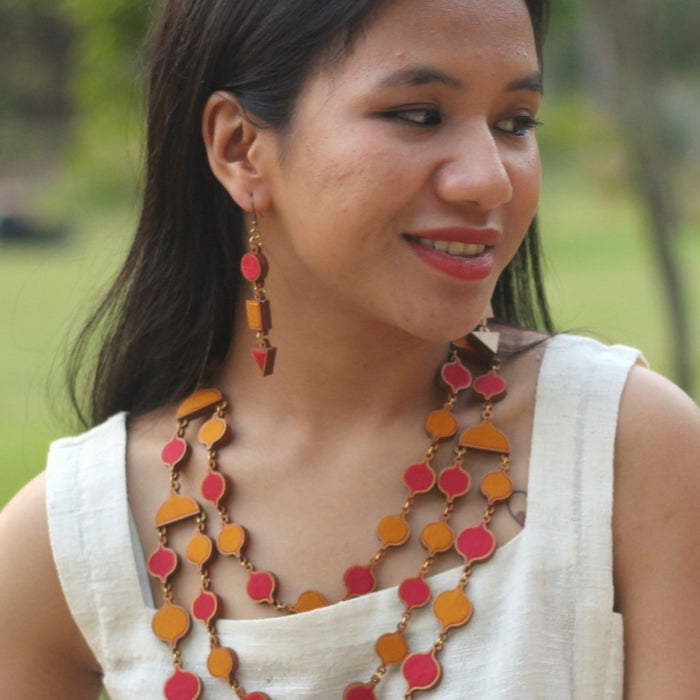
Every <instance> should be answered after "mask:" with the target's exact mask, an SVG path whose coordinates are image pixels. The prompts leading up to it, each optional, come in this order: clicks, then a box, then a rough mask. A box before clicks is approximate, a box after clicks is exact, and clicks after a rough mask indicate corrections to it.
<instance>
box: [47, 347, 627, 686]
mask: <svg viewBox="0 0 700 700" xmlns="http://www.w3.org/2000/svg"><path fill="white" fill-rule="evenodd" d="M637 361H639V354H638V353H637V352H636V351H635V350H632V349H630V348H625V347H621V346H616V347H612V348H608V347H605V346H603V345H600V344H598V343H596V342H594V341H591V340H588V339H584V338H579V337H574V336H558V337H556V338H554V339H552V340H551V341H550V342H549V343H548V344H547V348H546V352H545V355H544V359H543V362H542V367H541V371H540V377H539V381H538V389H537V404H536V414H535V425H534V432H533V443H532V452H531V463H530V478H529V485H528V513H527V525H526V527H525V529H524V531H523V532H522V533H521V534H520V535H518V536H517V537H516V538H515V539H513V540H511V541H510V542H509V543H507V544H506V545H505V546H503V547H502V548H500V549H499V550H498V551H497V553H496V555H495V557H494V558H493V560H492V561H490V562H488V563H487V564H484V565H482V566H479V567H477V568H476V569H475V572H474V574H473V577H472V580H471V582H470V584H469V595H470V597H471V599H472V600H473V601H474V605H475V612H474V616H473V618H472V620H471V621H470V623H469V624H468V625H467V626H466V627H465V628H463V629H460V630H455V631H453V632H452V634H451V635H450V642H449V644H448V645H447V647H446V650H445V652H444V653H443V654H442V655H441V657H440V658H441V661H442V662H443V667H444V669H445V675H444V678H443V680H442V682H441V683H440V685H439V687H438V688H437V689H436V690H435V691H433V692H432V693H421V694H419V696H420V697H426V698H428V697H433V698H441V699H447V700H457V699H464V698H474V699H478V700H496V699H499V700H500V699H502V700H506V699H507V700H513V698H518V699H519V700H531V699H535V698H552V699H556V700H563V699H565V698H578V699H581V700H601V699H613V698H621V697H622V620H621V618H620V616H619V615H617V614H614V613H613V612H612V605H613V587H612V570H611V562H612V542H611V512H612V478H613V447H614V437H615V425H616V419H617V411H618V404H619V398H620V394H621V392H622V388H623V386H624V382H625V379H626V377H627V374H628V371H629V369H630V367H631V366H632V365H633V364H634V363H635V362H637ZM125 442H126V435H125V420H124V416H123V415H117V416H115V417H113V418H112V419H110V420H109V421H107V422H106V423H104V424H103V425H101V426H99V427H97V428H95V429H93V430H91V431H90V432H88V433H85V434H83V435H81V436H78V437H75V438H66V439H63V440H59V441H58V442H56V443H55V444H54V445H53V446H52V448H51V452H50V456H49V464H48V482H47V484H48V486H47V490H48V496H47V500H48V515H49V527H50V533H51V543H52V547H53V552H54V557H55V561H56V564H57V568H58V572H59V576H60V579H61V583H62V586H63V589H64V591H65V596H66V599H67V601H68V604H69V606H70V608H71V610H72V612H73V615H74V617H75V619H76V621H77V623H78V625H79V627H80V629H81V630H82V632H83V634H84V636H85V638H86V640H87V641H88V643H89V644H90V646H91V647H92V649H93V650H94V652H95V655H96V656H97V658H98V660H99V661H100V663H101V664H102V667H103V669H104V674H105V678H104V683H105V687H106V689H107V691H108V693H109V694H110V697H111V698H112V699H113V700H134V699H135V698H148V699H150V698H153V699H154V700H155V699H156V698H158V697H162V695H161V693H162V686H163V682H164V679H165V678H167V676H168V675H169V674H170V672H171V669H172V667H171V665H170V654H169V651H168V649H167V645H165V644H164V643H162V642H159V641H158V640H156V639H155V638H154V637H153V635H152V633H151V628H150V623H151V617H152V614H153V612H154V611H153V609H152V607H151V604H150V603H148V602H144V600H146V601H147V600H148V597H147V596H149V594H148V593H146V592H145V591H144V589H143V584H142V582H141V583H140V575H141V577H142V578H143V572H144V567H145V565H144V561H143V554H142V553H141V552H140V551H139V548H138V547H134V546H133V538H132V535H131V533H130V513H129V506H128V503H127V496H126V483H125V473H124V452H125ZM455 578H456V575H455V572H454V571H453V572H444V573H442V574H439V575H437V576H434V577H432V579H431V580H432V582H433V584H434V588H435V589H436V590H440V589H444V588H450V587H454V583H455ZM400 608H401V606H400V604H399V602H398V597H397V595H396V589H389V590H383V591H379V592H376V593H373V594H370V595H368V596H365V597H362V598H357V599H354V600H349V601H346V602H343V603H339V604H337V605H333V606H331V607H328V608H325V609H322V610H316V611H313V612H310V613H306V614H303V615H297V616H292V617H283V618H277V619H266V620H254V621H232V620H223V621H220V622H219V623H218V630H219V633H220V637H221V639H222V642H223V643H224V644H226V645H229V646H231V647H233V648H235V649H236V651H237V652H238V653H239V656H240V659H241V673H240V676H239V677H240V680H241V682H242V683H243V685H244V686H245V687H247V688H249V689H250V690H249V692H251V691H252V690H253V689H255V690H261V691H264V692H267V693H269V695H270V696H271V697H272V698H273V699H274V700H289V699H296V698H309V699H311V698H313V699H316V700H327V699H334V698H340V697H341V696H342V689H343V687H344V686H345V684H346V683H347V682H349V681H351V680H358V679H366V678H368V677H369V676H370V675H371V673H372V671H373V667H374V666H375V663H376V659H375V657H374V655H373V653H372V651H371V649H372V648H373V645H374V641H375V640H376V638H377V637H378V636H379V635H380V634H382V633H384V632H389V631H392V630H393V629H394V628H395V625H396V622H397V620H398V618H399V617H400ZM409 629H410V634H409V641H410V643H411V646H412V648H414V649H421V650H425V649H427V648H428V647H429V646H430V645H431V644H432V641H433V640H434V638H435V636H436V631H437V630H436V623H435V621H434V619H433V618H432V616H431V614H430V612H429V610H424V611H420V613H418V614H416V615H415V617H414V620H413V621H412V623H411V625H410V627H409ZM207 646H208V645H207V640H206V636H205V634H204V632H203V630H202V629H201V625H195V626H194V628H193V632H192V633H191V634H190V637H189V638H188V639H187V640H186V642H185V643H184V644H183V648H184V657H185V659H186V666H187V667H188V668H189V669H191V670H194V671H196V672H198V673H200V674H201V675H202V677H203V678H205V691H204V694H203V697H204V698H231V697H233V694H232V693H231V691H230V690H228V689H227V688H226V687H225V686H224V685H223V684H222V683H221V682H220V681H216V680H211V679H209V680H207V679H206V677H207V673H206V671H205V662H206V649H207ZM404 687H405V686H404V683H403V681H402V679H401V677H400V673H399V671H398V669H392V670H391V671H390V673H389V674H388V676H387V677H386V678H385V680H384V681H383V682H382V684H381V685H380V687H379V691H378V696H379V697H381V698H391V699H392V700H393V699H394V698H401V697H403V692H404Z"/></svg>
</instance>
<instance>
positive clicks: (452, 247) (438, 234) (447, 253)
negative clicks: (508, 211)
mask: <svg viewBox="0 0 700 700" xmlns="http://www.w3.org/2000/svg"><path fill="white" fill-rule="evenodd" d="M404 239H405V240H406V242H407V243H408V244H409V246H410V247H411V249H412V250H413V251H414V253H416V255H417V256H418V257H419V258H420V259H421V260H423V262H425V263H426V264H427V265H428V266H429V267H431V268H432V269H434V270H437V271H438V272H441V273H442V274H445V275H448V276H450V277H453V278H456V279H459V280H463V281H479V280H483V279H485V278H486V277H488V276H489V275H490V274H491V273H492V272H493V269H494V256H493V252H492V249H493V247H494V246H495V245H496V244H497V243H498V242H499V240H500V239H501V233H500V231H498V230H497V229H493V228H478V229H477V228H474V229H471V228H447V229H431V230H429V231H420V232H416V233H412V234H407V235H405V236H404Z"/></svg>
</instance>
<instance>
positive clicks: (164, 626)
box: [147, 324, 513, 700]
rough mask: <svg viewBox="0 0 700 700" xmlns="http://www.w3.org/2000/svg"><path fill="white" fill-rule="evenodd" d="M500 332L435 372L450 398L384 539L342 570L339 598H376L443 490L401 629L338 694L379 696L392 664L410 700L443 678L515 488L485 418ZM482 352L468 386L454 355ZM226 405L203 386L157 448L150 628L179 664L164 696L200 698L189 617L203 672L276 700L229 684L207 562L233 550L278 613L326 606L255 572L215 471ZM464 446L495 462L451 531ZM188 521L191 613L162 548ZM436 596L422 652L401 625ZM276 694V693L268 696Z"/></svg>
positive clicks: (431, 422) (234, 660)
mask: <svg viewBox="0 0 700 700" xmlns="http://www.w3.org/2000/svg"><path fill="white" fill-rule="evenodd" d="M497 340H498V334H497V333H493V332H491V331H489V330H488V329H487V328H486V326H485V324H482V326H481V327H480V328H479V329H478V330H477V331H475V332H473V333H471V334H470V335H469V336H467V337H466V338H465V339H463V340H461V341H459V342H458V343H455V344H454V345H453V348H452V349H451V351H450V356H449V358H448V359H447V361H446V362H445V364H444V365H443V366H442V368H441V370H440V373H439V376H440V381H441V384H442V385H443V386H444V387H445V389H446V392H447V395H446V398H445V401H444V403H443V404H442V406H440V407H439V408H437V409H436V410H433V411H431V412H430V413H429V414H428V416H427V417H426V420H425V430H426V432H427V434H428V437H429V444H428V447H427V449H426V451H425V454H424V455H423V457H422V459H420V460H419V461H418V462H415V463H413V464H410V465H409V466H408V467H406V469H405V470H404V472H403V484H404V486H405V488H406V489H407V492H406V496H405V500H404V502H403V505H402V506H401V508H400V510H399V511H398V512H397V513H395V514H391V515H387V516H386V517H384V518H382V519H381V520H380V522H379V524H378V526H377V535H378V538H379V541H380V545H379V547H378V549H377V550H376V552H375V553H374V555H373V556H371V558H370V559H369V561H368V562H367V563H360V564H354V565H352V566H350V567H349V568H348V569H347V570H346V571H345V573H344V574H343V583H344V587H345V596H344V598H343V600H345V599H349V598H353V597H357V596H362V595H366V594H369V593H371V592H372V591H374V590H376V588H377V577H376V571H377V569H378V567H379V566H380V565H382V564H383V562H385V560H386V559H387V555H388V554H389V552H390V550H391V549H392V548H397V547H401V546H403V545H405V544H406V543H407V542H408V540H409V536H410V532H411V529H410V515H411V512H412V509H413V505H414V502H415V501H416V499H417V498H418V497H420V496H421V495H423V494H428V493H430V492H435V491H437V492H439V494H441V496H442V506H441V510H440V511H439V512H437V513H436V514H435V519H434V521H433V522H430V523H429V524H428V525H426V526H425V527H424V528H423V530H422V531H421V534H420V543H421V546H422V547H423V549H424V550H425V558H424V561H423V563H422V565H421V566H420V568H419V569H418V571H417V572H416V574H415V576H413V577H411V578H407V579H405V580H404V581H403V582H402V583H401V584H400V585H399V587H398V603H399V606H397V610H399V611H400V612H398V614H397V617H398V621H397V624H396V627H395V628H394V629H391V630H387V632H386V633H384V634H382V635H381V636H380V637H379V639H378V640H377V641H376V644H375V646H374V653H375V655H376V658H377V661H376V667H375V669H374V671H373V672H368V678H367V679H366V680H364V681H363V680H358V681H355V682H352V683H350V684H349V685H347V687H346V688H345V690H344V692H343V696H342V697H343V700H376V698H377V695H376V692H377V688H378V687H379V685H380V683H381V681H382V678H384V676H385V675H386V674H387V673H388V672H389V670H390V668H391V667H392V666H400V669H401V673H402V675H403V677H404V679H405V682H406V691H405V693H404V696H403V698H404V700H412V698H414V696H415V694H416V693H417V692H418V691H421V690H429V689H431V688H434V687H436V686H437V684H438V683H439V681H440V678H441V677H442V667H441V665H440V661H439V656H440V653H441V652H442V650H443V648H444V647H445V645H446V643H447V642H448V636H449V633H450V631H451V630H452V629H453V628H456V627H461V626H463V625H465V624H466V623H467V622H468V621H469V619H470V618H471V615H472V609H473V608H472V602H471V600H470V599H469V598H468V597H467V595H466V594H465V588H466V586H467V584H468V583H469V579H470V578H471V575H472V568H473V565H474V564H476V563H478V562H481V561H485V560H486V559H488V558H490V557H491V556H492V554H493V552H494V551H495V549H496V540H495V538H494V535H493V533H492V532H491V530H490V529H489V523H490V521H491V518H492V516H493V514H494V511H495V508H496V505H497V504H498V503H499V502H505V501H507V500H508V498H510V495H511V493H512V491H513V484H512V481H511V479H510V477H509V476H508V469H509V466H510V444H509V441H508V438H507V437H506V435H505V434H504V433H503V432H502V431H500V430H499V429H498V428H497V427H496V426H495V425H494V424H493V420H492V411H493V404H494V403H495V402H496V401H497V400H499V399H500V398H502V397H503V396H504V395H505V390H506V383H505V381H504V380H503V379H502V378H501V377H500V376H499V375H498V370H499V360H498V357H497V355H496V349H497ZM465 352H466V353H469V354H471V355H473V354H475V353H476V354H479V355H480V356H481V357H482V358H484V357H487V358H488V364H489V367H488V370H487V371H486V372H485V373H484V374H482V375H481V376H479V377H477V378H476V379H474V380H473V381H472V375H471V372H470V371H469V369H468V368H467V367H466V366H465V365H464V364H463V363H462V359H461V356H460V355H461V354H463V353H465ZM470 386H473V391H474V392H475V394H478V395H479V396H480V397H481V400H482V407H481V419H480V422H479V423H478V424H477V425H475V426H472V427H469V428H467V429H466V430H463V432H462V433H461V434H460V436H459V438H458V440H457V444H456V445H455V448H454V457H453V459H452V462H451V465H450V466H449V467H446V468H444V469H442V470H440V471H439V473H438V472H436V470H435V469H434V467H433V461H434V459H435V456H436V454H437V452H438V450H439V448H440V446H441V444H443V443H445V442H447V441H448V440H450V439H451V438H453V437H454V436H455V435H457V433H458V432H459V426H458V423H457V420H456V418H455V416H454V408H455V405H456V403H457V399H458V397H459V395H460V394H461V393H462V392H463V391H464V390H465V389H467V388H469V387H470ZM227 411H228V403H227V401H226V400H225V398H224V397H223V395H222V393H221V392H220V391H219V390H218V389H214V388H199V389H197V390H196V391H195V392H194V393H193V394H192V395H191V396H189V397H188V398H187V399H185V401H183V402H182V404H181V405H180V406H179V408H178V410H177V413H176V421H177V425H176V430H175V435H174V436H173V438H172V439H171V440H170V441H169V442H168V443H167V444H166V445H165V447H164V448H163V450H162V453H161V459H162V462H163V464H164V465H165V466H166V467H167V469H168V472H169V475H170V491H169V495H168V497H167V499H166V500H165V501H164V502H163V504H162V505H161V506H160V508H159V509H158V512H157V513H156V518H155V524H156V528H157V533H158V540H159V544H158V547H157V548H156V550H155V551H154V552H153V553H152V554H151V556H150V557H149V559H148V564H147V566H148V571H149V573H150V575H151V576H153V577H155V578H157V579H158V580H159V582H160V586H161V592H162V605H161V607H160V609H159V610H157V611H156V613H155V615H154V617H153V621H152V628H153V632H154V634H155V635H156V636H157V637H158V638H159V639H161V640H163V641H164V642H166V643H167V644H168V645H169V646H170V648H171V650H172V657H173V665H174V671H173V673H172V675H170V677H169V678H168V679H167V680H166V681H165V685H164V690H163V692H164V697H165V698H166V699H167V700H196V699H197V698H199V697H200V696H201V695H202V682H201V679H200V678H199V676H198V675H197V674H195V673H193V672H191V671H188V670H186V667H185V663H184V659H183V654H182V650H181V648H180V642H181V641H182V640H183V638H185V636H186V635H187V634H188V632H189V630H190V627H191V620H192V618H195V619H196V620H197V621H198V624H201V625H203V626H204V628H205V629H206V632H207V635H208V638H209V651H208V656H207V662H206V665H207V669H208V671H209V673H210V674H211V675H212V676H213V677H215V678H218V679H221V681H222V682H223V683H226V684H227V685H228V686H229V687H230V688H231V690H232V691H233V693H235V695H236V696H237V697H239V698H241V699H243V700H273V699H272V698H270V697H269V696H268V695H267V694H265V693H263V692H260V691H255V692H247V691H246V690H245V689H244V688H243V687H242V686H241V684H240V683H239V682H238V680H237V679H236V673H237V669H238V656H237V654H236V652H235V651H234V650H233V649H231V648H229V647H227V646H224V645H223V644H222V643H221V641H220V639H219V636H218V634H217V628H216V622H217V619H218V618H219V615H220V610H221V603H220V598H219V597H218V596H217V594H216V593H215V592H214V590H213V582H212V579H211V577H210V575H209V569H208V567H209V565H210V563H211V561H212V559H213V557H214V556H215V555H216V554H217V553H218V554H219V555H223V556H227V557H231V558H232V559H234V560H236V561H237V562H238V564H240V565H241V566H242V567H243V568H244V569H245V571H246V572H247V576H248V578H247V585H246V587H245V588H246V594H247V595H248V596H249V597H250V599H251V600H253V601H255V602H257V603H260V604H263V605H269V606H272V607H274V608H275V609H276V610H277V611H279V612H280V613H282V614H298V613H304V612H307V611H310V610H313V609H315V608H320V607H324V606H326V605H330V604H332V603H333V602H338V601H329V600H328V599H327V598H326V597H325V596H324V595H323V594H322V593H321V592H319V591H317V590H307V591H305V592H303V593H302V594H301V595H300V596H299V598H298V599H297V600H296V601H294V602H287V601H283V600H281V599H280V598H279V597H278V595H277V589H278V582H277V579H276V577H275V575H274V574H273V573H272V572H270V571H266V570H264V569H259V568H257V567H256V565H255V564H254V563H253V562H252V561H251V560H250V559H249V558H248V557H247V556H246V554H245V551H246V543H247V541H248V532H247V531H246V529H245V527H244V526H243V525H241V524H240V523H238V522H236V520H235V518H234V517H233V516H232V515H231V513H229V510H228V508H227V505H226V502H227V495H228V494H229V493H230V491H231V487H232V485H233V484H232V480H231V478H230V477H229V476H227V475H225V474H224V473H222V471H221V470H220V468H219V461H218V450H219V448H221V447H222V446H223V445H224V444H225V443H226V442H227V441H228V440H229V438H230V429H229V426H228V424H227V422H226V414H227ZM200 417H205V421H204V422H203V424H202V425H201V427H200V429H199V433H198V439H199V442H200V443H201V444H202V445H203V446H204V447H205V448H206V450H207V464H206V468H205V470H204V475H203V478H202V480H201V485H200V492H199V494H198V495H197V496H193V495H187V494H184V493H183V492H182V491H183V489H182V488H181V486H182V484H181V481H180V472H181V470H182V469H183V467H185V465H187V468H188V469H192V468H193V465H191V464H187V462H188V456H189V453H190V449H189V445H188V443H187V440H186V435H187V432H188V428H189V426H190V424H191V422H192V421H193V420H194V419H197V418H200ZM469 450H478V451H482V452H483V451H485V452H489V453H492V454H494V456H495V457H496V459H497V462H496V463H495V465H494V469H493V470H492V471H490V472H489V473H487V474H486V475H485V476H484V477H483V478H482V479H481V482H480V491H481V493H482V495H483V496H484V498H485V502H486V503H485V507H484V511H483V515H482V517H481V520H480V521H479V522H478V523H476V524H475V525H474V526H473V527H468V528H465V529H463V530H462V531H461V532H459V533H457V534H455V532H454V530H453V529H452V527H451V526H450V517H451V515H452V513H453V511H454V509H455V507H456V505H457V503H458V501H459V499H461V498H463V497H464V496H465V494H466V493H467V492H468V491H469V488H470V485H471V478H470V475H469V472H468V471H467V470H466V469H465V459H466V458H467V456H468V452H469ZM198 499H204V500H205V501H207V502H209V503H210V504H211V505H212V506H213V507H214V509H215V510H216V512H217V514H218V521H219V522H218V523H217V524H216V526H215V529H216V532H212V530H214V528H213V527H210V523H209V522H208V519H207V517H206V514H205V511H204V509H203V508H202V506H201V505H200V503H199V501H198ZM187 522H189V523H191V525H190V527H192V537H191V539H190V540H189V542H188V544H187V546H186V548H185V551H184V559H186V560H187V562H189V564H190V565H192V566H193V567H195V568H196V570H197V571H198V574H199V578H200V581H201V586H200V590H199V592H198V594H197V595H196V597H195V599H194V600H193V601H192V602H191V604H190V607H189V610H188V609H186V608H185V607H183V606H182V605H180V604H179V602H178V599H177V596H176V591H175V583H176V576H175V572H176V570H177V568H178V565H179V562H180V560H181V559H182V558H183V555H182V554H178V553H177V552H176V551H175V550H174V549H173V548H172V547H171V546H169V537H168V536H169V532H170V529H171V528H173V527H174V526H176V525H177V526H183V524H184V523H187ZM450 550H454V551H456V552H457V553H458V554H459V555H460V556H461V557H462V559H463V561H464V566H463V568H462V569H461V571H460V575H459V577H458V579H457V580H456V581H455V587H454V588H452V589H448V590H446V591H444V592H441V593H440V594H438V595H437V596H435V597H434V599H433V593H432V590H431V587H430V583H429V581H428V579H427V575H428V573H429V572H430V570H431V568H432V567H433V564H434V562H435V560H436V559H437V558H438V557H439V556H440V555H441V554H443V553H446V552H448V551H450ZM431 600H432V612H433V615H434V616H435V619H436V622H437V624H436V628H437V629H436V636H435V641H434V642H433V644H432V646H431V647H430V648H428V649H426V650H411V649H410V648H409V645H408V643H407V641H406V636H405V631H406V629H407V627H408V625H409V623H410V620H411V617H412V614H413V611H414V610H416V609H418V608H423V607H425V606H427V605H428V604H429V603H430V602H431ZM274 700H279V699H277V698H275V699H274Z"/></svg>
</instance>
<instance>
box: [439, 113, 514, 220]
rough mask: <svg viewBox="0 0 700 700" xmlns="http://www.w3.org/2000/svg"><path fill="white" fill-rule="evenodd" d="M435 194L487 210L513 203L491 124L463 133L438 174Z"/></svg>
mask: <svg viewBox="0 0 700 700" xmlns="http://www.w3.org/2000/svg"><path fill="white" fill-rule="evenodd" d="M435 191H436V193H437V195H438V197H440V198H441V199H442V200H443V201H445V202H449V203H453V204H473V205H476V206H477V207H478V208H479V209H482V210H484V211H491V210H493V209H495V208H497V207H498V206H500V205H501V204H506V203H507V202H509V201H510V200H511V198H512V197H513V183H512V182H511V178H510V175H509V173H508V169H507V167H506V163H505V162H504V158H503V154H502V153H501V149H500V147H499V144H498V141H497V137H496V135H495V134H494V133H493V132H492V130H491V128H490V127H489V126H488V124H478V125H477V124H473V125H471V126H470V127H469V129H468V131H467V132H466V133H465V131H464V130H463V129H462V130H460V133H459V135H458V136H457V138H456V145H455V142H453V143H452V151H451V155H450V156H449V158H448V159H447V160H445V161H444V162H443V163H442V165H441V166H440V168H439V169H438V171H437V172H436V174H435Z"/></svg>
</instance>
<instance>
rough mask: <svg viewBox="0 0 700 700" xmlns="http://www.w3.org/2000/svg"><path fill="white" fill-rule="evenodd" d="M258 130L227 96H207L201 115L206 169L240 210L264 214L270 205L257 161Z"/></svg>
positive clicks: (225, 94)
mask: <svg viewBox="0 0 700 700" xmlns="http://www.w3.org/2000/svg"><path fill="white" fill-rule="evenodd" d="M260 136H261V129H260V128H259V127H257V126H256V125H255V124H254V123H253V122H251V120H250V119H249V117H248V116H247V115H246V114H245V111H244V109H243V107H242V106H241V104H240V103H239V102H238V100H237V99H236V98H235V97H233V96H232V95H229V94H227V93H222V92H215V93H214V94H212V95H210V97H209V99H208V100H207V103H206V105H205V107H204V113H203V116H202V137H203V139H204V146H205V148H206V150H207V158H208V160H209V167H210V168H211V170H212V172H213V173H214V176H215V177H216V179H217V180H219V182H220V183H221V184H222V185H223V186H224V187H225V188H226V191H227V192H228V193H229V194H230V195H231V197H232V198H233V200H234V201H235V202H236V204H238V206H239V207H241V209H243V210H245V211H251V210H252V202H253V201H254V202H255V208H256V210H257V211H259V212H260V211H264V210H265V209H266V208H267V207H268V206H269V203H270V198H269V194H268V190H267V187H266V185H265V183H264V181H263V178H262V176H261V172H260V167H259V165H260V164H259V162H258V160H259V159H258V158H257V155H258V152H259V148H258V141H259V140H260Z"/></svg>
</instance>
